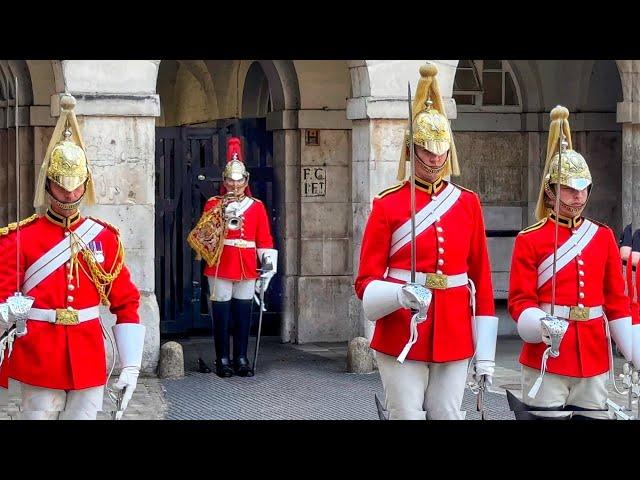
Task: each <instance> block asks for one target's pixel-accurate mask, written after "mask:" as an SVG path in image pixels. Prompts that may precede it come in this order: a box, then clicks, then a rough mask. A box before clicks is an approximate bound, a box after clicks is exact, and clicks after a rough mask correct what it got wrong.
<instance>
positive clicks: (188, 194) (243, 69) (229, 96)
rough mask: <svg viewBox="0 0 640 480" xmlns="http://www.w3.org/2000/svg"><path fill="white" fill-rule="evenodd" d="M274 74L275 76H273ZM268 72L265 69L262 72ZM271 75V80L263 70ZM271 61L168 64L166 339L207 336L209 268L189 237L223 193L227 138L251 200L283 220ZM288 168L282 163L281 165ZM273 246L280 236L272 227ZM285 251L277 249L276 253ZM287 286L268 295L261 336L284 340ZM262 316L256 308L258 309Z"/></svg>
mask: <svg viewBox="0 0 640 480" xmlns="http://www.w3.org/2000/svg"><path fill="white" fill-rule="evenodd" d="M270 68H271V71H270V70H269V69H270ZM265 69H266V71H265ZM269 71H270V73H272V75H268V74H267V73H266V72H269ZM273 72H277V70H276V68H275V66H274V62H247V61H241V60H209V61H203V60H190V61H183V60H179V61H178V60H164V61H162V62H161V63H160V66H159V71H158V80H157V92H158V94H159V96H160V102H161V116H160V118H159V119H158V121H157V123H156V261H157V263H159V264H160V265H161V266H162V268H158V269H157V270H156V296H157V298H158V302H159V305H160V315H161V333H162V334H164V335H174V334H190V333H209V332H210V329H211V318H210V315H209V308H210V302H209V299H208V297H209V292H208V283H207V281H206V277H205V276H204V274H203V271H204V262H201V261H196V260H195V254H194V252H193V251H192V250H191V248H190V247H189V245H188V244H187V241H186V237H187V235H188V233H189V231H190V230H191V229H192V228H193V226H194V225H195V223H196V222H197V221H198V219H199V218H200V215H201V213H202V209H203V207H204V204H205V203H206V201H207V200H208V199H209V198H210V197H212V196H214V195H217V194H218V193H219V190H220V184H221V181H222V178H221V177H222V170H223V169H224V166H225V164H226V143H227V139H228V138H229V137H230V136H239V137H240V138H241V139H242V141H243V149H244V154H245V164H246V166H247V169H248V171H249V173H250V188H251V191H252V194H253V195H254V196H255V197H256V198H258V199H260V200H261V201H263V202H264V203H265V206H266V207H267V210H268V212H269V213H270V217H271V218H272V219H275V218H280V217H283V216H284V213H283V211H282V210H283V208H284V205H283V203H284V202H283V199H282V195H280V188H279V182H278V176H277V175H276V173H275V169H276V168H277V167H276V166H275V165H274V148H273V134H272V132H271V131H268V130H267V127H266V115H267V113H268V112H269V111H271V108H272V101H271V98H272V95H271V92H272V91H275V92H278V91H282V86H281V85H278V84H277V83H278V82H279V78H278V76H277V75H275V76H274V75H273ZM282 164H283V165H284V161H282ZM272 231H273V234H274V241H275V242H276V244H278V243H279V241H280V240H281V239H279V238H278V235H277V231H276V229H275V225H272ZM278 247H280V245H279V244H278V245H276V248H278ZM282 296H283V293H282V288H281V282H280V279H279V278H278V276H276V277H275V278H274V280H273V281H272V283H271V286H270V287H269V290H268V291H267V293H266V297H265V298H266V303H267V305H269V311H268V312H265V314H264V318H263V331H262V333H263V334H266V335H277V334H279V326H280V315H281V312H282ZM254 314H255V315H257V314H258V309H257V308H256V309H254Z"/></svg>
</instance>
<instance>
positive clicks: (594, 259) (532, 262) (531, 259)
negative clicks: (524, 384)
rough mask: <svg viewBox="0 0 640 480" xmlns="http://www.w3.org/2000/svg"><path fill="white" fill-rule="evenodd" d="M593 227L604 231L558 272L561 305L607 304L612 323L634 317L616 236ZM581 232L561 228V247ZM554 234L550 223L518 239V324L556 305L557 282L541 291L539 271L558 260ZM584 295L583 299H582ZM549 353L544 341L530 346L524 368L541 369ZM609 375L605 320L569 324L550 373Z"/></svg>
mask: <svg viewBox="0 0 640 480" xmlns="http://www.w3.org/2000/svg"><path fill="white" fill-rule="evenodd" d="M580 221H581V220H580ZM591 221H592V222H593V220H591ZM593 223H595V224H596V225H597V227H598V228H597V231H596V233H595V235H594V236H593V238H592V239H591V241H590V242H589V243H588V244H587V245H586V246H585V247H584V248H582V250H581V252H580V254H579V255H577V256H576V257H575V258H573V259H572V260H571V261H570V262H569V264H567V265H566V266H565V267H564V268H562V269H560V270H558V271H557V274H556V301H555V304H556V305H564V306H578V305H579V304H582V305H583V306H585V307H594V306H599V305H602V306H603V308H604V313H605V315H606V317H607V318H608V319H609V321H613V320H617V319H620V318H624V317H629V316H630V315H631V312H630V308H629V298H628V297H627V296H626V295H625V293H624V284H625V280H624V277H623V275H622V262H621V259H620V253H619V251H618V246H617V242H616V239H615V237H614V234H613V231H612V230H611V229H610V228H609V227H607V226H606V225H602V224H598V223H597V222H593ZM577 227H578V225H574V226H572V227H569V226H566V225H561V226H560V227H559V229H558V230H559V231H558V245H559V246H560V245H562V244H563V243H565V242H566V241H567V240H568V239H569V237H570V236H571V234H572V232H573V231H575V230H576V228H577ZM554 232H555V222H554V221H553V220H549V219H544V220H543V221H541V222H539V223H538V224H536V225H534V226H532V227H530V228H528V229H525V230H523V231H522V232H520V234H519V235H518V236H517V237H516V241H515V245H514V249H513V257H512V261H511V274H510V281H509V300H508V302H509V313H510V314H511V317H512V318H513V319H514V320H515V321H516V322H517V321H518V319H519V318H520V315H521V314H522V312H523V311H524V310H525V309H527V308H530V307H539V304H541V303H549V304H550V303H551V281H550V280H549V281H547V282H545V283H544V284H543V285H541V286H540V288H538V286H537V281H538V270H537V269H538V266H539V265H540V263H541V262H542V261H543V260H544V259H545V258H547V257H548V256H549V255H553V245H554ZM580 272H583V274H582V275H581V274H580ZM581 282H582V283H581ZM580 293H582V294H583V297H582V298H581V297H580ZM545 349H546V345H545V344H544V343H543V342H540V343H535V344H533V343H526V342H525V343H524V345H523V347H522V353H521V354H520V363H521V364H522V365H526V366H528V367H531V368H536V369H540V368H541V362H542V354H543V352H544V350H545ZM608 370H609V353H608V345H607V338H606V333H605V324H604V321H603V317H602V316H601V317H599V318H595V319H592V320H587V321H569V328H568V330H567V332H566V333H565V335H564V338H563V340H562V343H561V345H560V355H559V356H558V357H557V358H549V360H548V362H547V371H549V372H551V373H555V374H558V375H567V376H570V377H579V378H584V377H592V376H594V375H599V374H601V373H604V372H606V371H608Z"/></svg>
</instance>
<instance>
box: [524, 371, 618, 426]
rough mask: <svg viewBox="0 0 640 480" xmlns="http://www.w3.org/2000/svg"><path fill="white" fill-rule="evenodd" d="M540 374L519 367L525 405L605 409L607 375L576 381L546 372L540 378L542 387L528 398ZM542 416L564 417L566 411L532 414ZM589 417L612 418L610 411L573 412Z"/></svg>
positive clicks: (577, 379)
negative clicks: (534, 396)
mask: <svg viewBox="0 0 640 480" xmlns="http://www.w3.org/2000/svg"><path fill="white" fill-rule="evenodd" d="M539 375H540V370H537V369H535V368H530V367H526V366H524V365H523V366H522V398H523V401H524V403H526V404H527V405H531V406H533V407H562V406H564V405H573V406H575V407H580V408H589V409H606V408H607V397H608V394H607V377H608V375H609V373H602V374H600V375H596V376H595V377H587V378H577V377H567V376H565V375H556V374H553V373H549V372H546V373H545V374H544V377H543V378H542V385H540V390H538V393H537V395H536V398H531V397H529V396H528V395H527V394H528V393H529V390H531V387H532V386H533V384H534V383H535V381H536V379H537V378H538V376H539ZM531 413H533V414H534V415H538V416H541V417H565V416H569V415H571V413H569V412H542V411H541V412H538V411H533V412H531ZM575 414H576V415H583V416H585V417H589V418H600V419H611V418H613V415H612V414H611V413H610V412H579V411H577V412H575Z"/></svg>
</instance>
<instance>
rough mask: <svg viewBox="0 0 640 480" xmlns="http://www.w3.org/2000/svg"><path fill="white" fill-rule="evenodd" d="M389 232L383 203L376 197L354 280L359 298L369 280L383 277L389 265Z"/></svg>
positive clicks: (363, 237) (363, 238)
mask: <svg viewBox="0 0 640 480" xmlns="http://www.w3.org/2000/svg"><path fill="white" fill-rule="evenodd" d="M391 233H392V232H391V227H390V225H389V222H388V220H387V215H386V212H385V209H384V203H383V202H382V200H381V199H378V198H376V199H374V200H373V206H372V208H371V214H370V215H369V219H368V220H367V225H366V227H365V229H364V235H363V236H362V247H361V249H360V266H359V268H358V276H357V278H356V282H355V290H356V295H357V296H358V298H360V299H362V296H363V295H364V291H365V289H366V288H367V285H369V283H370V282H372V281H373V280H383V278H384V274H385V272H386V270H387V267H388V265H389V249H390V247H391Z"/></svg>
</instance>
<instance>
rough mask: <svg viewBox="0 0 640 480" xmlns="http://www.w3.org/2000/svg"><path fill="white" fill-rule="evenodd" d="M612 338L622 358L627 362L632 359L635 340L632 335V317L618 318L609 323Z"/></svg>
mask: <svg viewBox="0 0 640 480" xmlns="http://www.w3.org/2000/svg"><path fill="white" fill-rule="evenodd" d="M609 331H610V332H611V338H613V341H614V342H616V345H617V346H618V348H619V349H620V352H621V353H622V356H623V357H624V358H625V359H626V360H627V361H629V360H631V358H632V348H633V338H632V335H633V334H632V333H631V317H622V318H616V319H615V320H611V321H610V322H609Z"/></svg>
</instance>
